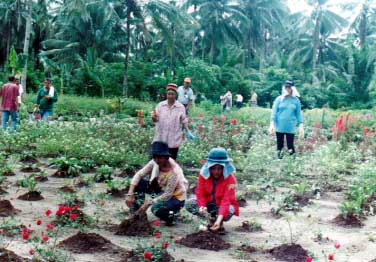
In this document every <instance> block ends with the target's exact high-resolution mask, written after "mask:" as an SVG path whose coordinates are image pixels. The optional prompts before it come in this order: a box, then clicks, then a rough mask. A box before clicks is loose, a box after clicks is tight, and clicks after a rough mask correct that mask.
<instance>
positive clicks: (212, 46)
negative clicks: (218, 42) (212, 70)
mask: <svg viewBox="0 0 376 262" xmlns="http://www.w3.org/2000/svg"><path fill="white" fill-rule="evenodd" d="M213 62H214V29H212V34H211V40H210V64H211V65H212V64H213Z"/></svg>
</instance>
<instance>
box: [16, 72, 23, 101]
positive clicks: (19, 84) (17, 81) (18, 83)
mask: <svg viewBox="0 0 376 262" xmlns="http://www.w3.org/2000/svg"><path fill="white" fill-rule="evenodd" d="M15 83H16V85H17V86H18V92H19V93H20V95H19V96H18V97H17V102H18V105H19V106H21V104H22V103H23V100H24V98H23V93H24V89H23V87H22V85H21V83H20V79H19V78H16V82H15Z"/></svg>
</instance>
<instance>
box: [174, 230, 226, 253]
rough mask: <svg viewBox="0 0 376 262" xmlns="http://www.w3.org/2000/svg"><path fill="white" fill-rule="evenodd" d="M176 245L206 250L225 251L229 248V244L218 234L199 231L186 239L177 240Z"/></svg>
mask: <svg viewBox="0 0 376 262" xmlns="http://www.w3.org/2000/svg"><path fill="white" fill-rule="evenodd" d="M176 243H178V244H180V245H184V246H187V247H192V248H199V249H206V250H214V251H219V250H225V249H229V248H230V246H231V245H230V244H229V243H227V242H225V241H224V240H223V239H222V238H221V237H220V236H219V235H218V234H215V233H212V232H210V231H200V232H197V233H193V234H190V235H187V236H186V237H184V238H182V239H180V240H177V241H176Z"/></svg>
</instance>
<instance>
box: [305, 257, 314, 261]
mask: <svg viewBox="0 0 376 262" xmlns="http://www.w3.org/2000/svg"><path fill="white" fill-rule="evenodd" d="M312 260H313V258H312V257H307V258H306V259H305V261H306V262H312Z"/></svg>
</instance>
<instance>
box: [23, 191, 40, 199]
mask: <svg viewBox="0 0 376 262" xmlns="http://www.w3.org/2000/svg"><path fill="white" fill-rule="evenodd" d="M17 198H18V199H21V200H25V201H39V200H42V199H44V197H43V196H42V195H41V193H40V192H38V191H31V192H27V193H25V194H23V195H21V196H19V197H17Z"/></svg>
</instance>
